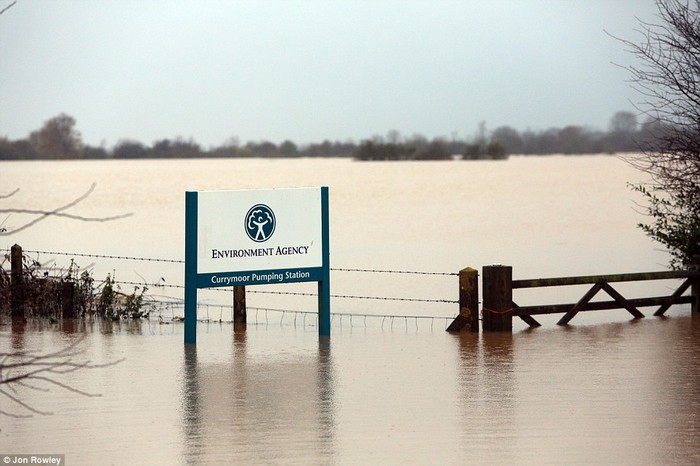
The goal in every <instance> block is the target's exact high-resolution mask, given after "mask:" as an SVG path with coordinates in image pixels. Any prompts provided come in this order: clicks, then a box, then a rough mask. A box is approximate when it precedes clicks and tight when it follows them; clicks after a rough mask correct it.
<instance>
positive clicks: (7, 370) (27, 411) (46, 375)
mask: <svg viewBox="0 0 700 466" xmlns="http://www.w3.org/2000/svg"><path fill="white" fill-rule="evenodd" d="M81 341H82V339H80V340H76V341H75V342H73V343H72V344H70V345H68V346H66V347H65V348H63V349H60V350H58V351H55V352H52V353H44V354H41V353H33V352H28V351H16V352H12V353H0V397H3V398H5V399H7V400H9V401H10V402H11V403H12V404H14V405H15V406H16V407H17V408H19V409H20V413H17V412H10V411H4V410H0V414H2V415H5V416H10V417H31V416H32V415H34V414H42V415H48V414H53V413H51V412H50V411H43V410H40V409H37V408H35V407H33V406H31V405H29V404H28V403H26V402H24V401H22V400H21V399H20V397H19V395H18V391H17V387H24V388H26V389H29V390H35V391H41V392H48V391H50V389H51V388H61V389H63V390H67V391H70V392H73V393H78V394H80V395H83V396H88V397H95V396H100V395H99V394H94V393H89V392H85V391H83V390H79V389H77V388H75V387H73V386H71V385H68V384H67V383H65V382H62V381H61V380H59V379H60V377H62V376H64V375H66V374H69V373H72V372H76V371H82V370H89V369H96V368H102V367H107V366H113V365H115V364H118V363H120V362H122V361H123V359H120V360H118V361H113V362H109V363H105V364H95V363H92V362H91V361H89V360H81V359H76V358H79V356H80V355H81V354H82V351H80V350H79V349H78V345H79V344H80V343H81Z"/></svg>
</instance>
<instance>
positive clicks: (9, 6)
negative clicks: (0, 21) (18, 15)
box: [0, 0, 17, 15]
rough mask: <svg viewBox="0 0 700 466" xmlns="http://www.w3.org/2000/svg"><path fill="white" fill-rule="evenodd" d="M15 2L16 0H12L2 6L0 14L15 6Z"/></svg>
mask: <svg viewBox="0 0 700 466" xmlns="http://www.w3.org/2000/svg"><path fill="white" fill-rule="evenodd" d="M15 3H17V0H15V1H14V2H12V3H10V4H9V5H7V6H6V7H5V8H3V9H2V10H0V15H1V14H3V13H5V12H6V11H7V10H9V9H10V8H12V7H13V6H15Z"/></svg>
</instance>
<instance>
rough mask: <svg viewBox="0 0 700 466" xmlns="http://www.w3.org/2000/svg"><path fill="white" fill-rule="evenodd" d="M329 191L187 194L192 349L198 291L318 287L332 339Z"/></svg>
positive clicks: (322, 324) (325, 329) (323, 332)
mask: <svg viewBox="0 0 700 466" xmlns="http://www.w3.org/2000/svg"><path fill="white" fill-rule="evenodd" d="M328 219H329V202H328V187H325V186H324V187H320V188H292V189H268V190H252V191H187V192H186V193H185V344H192V345H193V344H196V343H197V290H198V289H199V288H213V287H222V286H246V285H260V284H271V283H294V282H310V281H315V282H318V334H319V337H329V336H330V333H331V325H330V233H329V220H328Z"/></svg>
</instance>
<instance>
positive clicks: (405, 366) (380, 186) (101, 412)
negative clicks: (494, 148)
mask: <svg viewBox="0 0 700 466" xmlns="http://www.w3.org/2000/svg"><path fill="white" fill-rule="evenodd" d="M643 179H644V176H643V175H642V174H640V173H639V172H637V171H636V170H634V169H632V168H631V167H630V166H629V165H627V164H626V163H625V162H624V161H622V160H620V159H618V158H615V157H611V156H585V157H564V156H553V157H511V159H510V160H508V161H505V162H474V163H461V162H435V163H433V162H426V163H382V162H377V163H357V162H353V161H350V160H336V159H319V160H316V159H301V160H261V159H252V160H176V161H153V160H150V161H148V160H146V161H92V162H90V161H75V162H3V163H2V164H0V187H2V190H4V191H9V190H11V189H14V187H19V188H21V190H20V191H19V192H18V193H17V194H16V195H15V196H13V197H12V198H11V199H12V201H11V202H12V203H13V206H18V207H23V208H35V209H36V208H44V209H45V208H54V207H58V206H60V205H63V204H65V203H67V202H69V201H70V200H72V199H74V198H76V197H77V196H78V195H80V194H82V193H83V192H84V191H85V190H86V189H87V188H88V187H89V185H90V183H92V182H93V181H94V182H96V183H97V186H96V189H95V191H94V192H93V193H92V194H91V195H90V196H89V197H88V198H87V199H86V200H85V201H83V202H82V203H80V204H79V205H78V206H76V207H74V210H72V212H73V213H75V214H77V215H81V216H110V215H119V214H122V213H133V215H132V216H131V217H128V218H126V219H122V220H119V221H114V222H94V223H85V222H76V221H71V220H68V219H61V218H49V219H46V220H44V221H42V222H39V223H37V224H36V225H35V226H34V227H32V228H30V229H28V230H25V231H24V232H22V233H21V234H17V235H11V236H5V237H3V240H4V241H5V243H4V244H0V248H9V247H10V246H11V245H12V244H14V243H19V244H21V245H22V246H23V247H24V249H25V250H29V251H35V252H32V253H29V255H30V256H31V257H32V258H36V259H39V260H40V261H42V262H45V263H49V266H50V267H52V268H53V270H58V269H61V268H65V267H67V266H68V264H69V262H70V259H71V258H75V259H76V262H77V263H78V265H80V266H81V267H83V268H85V269H88V270H90V271H91V272H92V273H93V275H94V277H95V278H96V279H98V280H100V279H101V278H103V277H104V276H105V275H106V274H107V273H110V274H115V275H116V278H117V280H118V281H123V282H140V283H147V284H149V285H150V286H149V288H150V290H149V291H150V294H151V295H152V296H154V297H155V298H156V299H158V300H160V301H168V302H169V303H170V304H168V305H167V306H164V307H160V308H159V309H158V310H157V311H156V312H155V313H154V314H153V319H152V320H151V321H144V322H141V323H133V322H131V323H129V322H122V323H110V322H87V323H85V322H82V323H79V322H74V321H62V322H57V323H48V322H41V321H35V320H30V321H29V322H28V323H27V324H25V325H15V326H12V325H11V324H10V323H9V322H2V323H0V352H2V353H10V352H22V351H24V352H32V353H34V352H36V353H49V352H53V351H56V350H59V349H61V348H65V347H66V346H68V345H71V344H73V343H75V344H76V350H78V351H79V354H77V355H76V356H75V357H74V359H75V360H76V361H79V362H82V361H87V360H89V361H90V362H91V364H97V365H100V364H107V366H104V367H98V368H92V369H87V368H86V369H81V370H77V371H74V372H70V373H62V374H52V377H55V380H57V381H59V382H60V383H62V384H65V385H66V386H67V387H70V388H72V389H74V390H79V391H80V392H77V391H72V390H70V389H68V388H66V387H62V386H59V385H52V384H50V383H48V382H47V381H41V380H38V381H35V382H33V383H32V384H31V386H17V387H14V390H13V389H12V388H10V387H7V386H4V387H3V386H1V385H0V388H1V389H2V390H4V391H5V392H6V393H7V394H9V395H10V396H11V397H13V398H15V399H17V400H20V401H21V402H22V403H26V405H27V406H28V407H30V408H31V409H34V410H37V411H41V412H51V413H52V414H39V413H36V412H32V411H31V410H30V409H28V408H27V407H26V406H23V405H21V404H19V403H17V402H16V401H13V398H10V397H8V396H7V395H3V394H2V393H0V411H3V412H5V413H9V414H12V415H17V416H23V415H31V417H26V418H25V417H13V416H9V415H2V414H0V429H1V430H0V454H19V453H27V454H30V453H55V454H65V455H66V456H65V458H66V463H67V464H154V463H157V464H362V463H370V464H406V463H407V464H434V463H443V464H474V463H477V464H480V463H484V464H634V465H638V464H698V463H700V447H699V446H698V442H697V438H698V434H700V360H699V358H700V356H699V353H698V341H700V340H699V336H700V318H691V316H690V310H689V307H688V306H677V307H674V308H672V309H671V310H670V311H669V312H668V313H667V317H664V318H657V317H651V314H652V312H651V310H650V309H648V308H646V309H642V311H643V312H644V313H645V314H646V315H647V316H648V317H647V318H645V319H640V320H632V319H631V318H630V315H629V314H628V313H627V312H626V311H624V310H615V311H605V312H588V313H584V314H583V315H578V316H576V318H574V319H573V320H572V321H571V324H570V325H569V326H565V327H559V326H557V325H556V324H555V323H556V320H557V319H558V317H560V316H546V317H543V318H541V319H538V320H540V321H541V323H542V324H543V326H542V327H540V328H537V329H533V330H530V329H527V328H526V326H525V325H524V324H523V323H522V322H519V321H517V322H514V327H515V328H514V333H513V334H512V335H511V334H485V335H478V334H476V335H475V334H465V335H461V336H460V335H450V334H447V333H446V332H445V331H444V329H445V328H446V326H447V325H448V324H449V322H450V320H451V318H452V317H453V316H454V315H455V314H456V313H457V309H456V304H455V300H456V299H457V277H456V276H454V273H456V272H457V271H458V270H460V269H462V268H464V267H467V266H471V267H475V268H477V269H480V268H481V267H482V266H483V265H487V264H492V263H503V264H507V265H512V266H513V276H514V278H515V279H524V278H538V277H548V276H549V277H551V276H568V275H588V274H606V273H622V272H645V271H654V270H663V269H664V268H665V267H666V264H667V262H668V255H667V254H666V253H665V252H664V251H662V250H660V249H659V247H658V245H656V244H654V243H653V242H651V240H649V238H647V237H645V236H644V235H643V233H642V232H641V231H640V230H639V229H638V228H637V226H636V224H637V223H638V222H639V221H643V220H644V217H643V216H642V215H640V213H639V212H638V210H639V208H638V207H636V206H635V201H638V200H639V199H635V197H634V194H633V193H632V192H631V191H630V190H629V188H628V187H627V186H626V183H627V182H638V181H641V180H643ZM315 185H326V186H329V190H330V204H331V206H330V208H331V267H332V268H333V269H334V270H333V271H332V276H331V294H332V295H333V298H332V300H331V312H332V313H333V321H332V326H331V327H332V330H331V333H332V335H331V338H330V341H319V338H318V335H317V327H316V320H315V315H314V311H315V309H316V308H315V306H316V303H315V296H313V291H314V289H313V288H314V287H313V286H312V285H307V284H300V285H281V286H277V287H250V288H249V290H248V291H249V295H248V304H249V312H248V320H249V324H248V326H247V330H246V331H245V332H235V331H234V329H233V327H232V325H231V324H230V323H229V322H227V321H228V320H230V318H231V310H230V303H231V293H230V291H229V292H226V291H224V292H201V293H200V298H201V302H200V307H199V317H200V318H201V319H208V322H200V323H199V324H198V338H197V341H198V345H197V347H196V349H194V348H185V346H184V344H183V327H182V324H181V323H179V322H174V321H173V320H172V319H173V317H177V316H178V315H181V314H182V311H181V299H182V289H181V288H179V287H178V286H179V285H181V284H182V277H183V270H182V264H180V263H177V262H159V261H150V260H146V261H143V260H133V259H116V258H114V257H113V256H119V257H132V258H133V257H136V258H160V259H167V260H171V261H177V260H181V259H182V258H183V255H184V245H183V222H184V212H183V205H184V191H185V190H186V189H242V188H257V187H293V186H315ZM3 202H9V201H8V200H4V201H3ZM0 220H2V221H3V222H4V223H3V225H4V226H5V227H7V228H9V229H12V228H14V227H17V226H20V225H22V224H23V223H24V222H25V221H27V220H29V218H28V217H27V216H21V215H12V216H10V217H8V218H3V219H0ZM36 251H38V252H36ZM55 252H60V253H63V254H52V253H55ZM78 254H85V255H78ZM107 256H109V257H107ZM347 269H353V270H351V271H348V270H347ZM355 269H362V270H367V269H373V270H374V269H379V270H384V271H391V272H432V273H437V274H431V275H425V274H416V273H386V272H381V273H379V272H363V271H357V270H355ZM155 283H160V284H161V285H162V284H168V285H175V286H174V287H172V288H171V287H162V286H161V287H158V286H155ZM677 286H678V283H673V282H658V283H657V282H648V283H643V284H621V285H620V286H619V289H620V290H621V292H622V293H623V294H624V295H625V296H628V297H640V296H644V295H651V296H653V295H658V294H660V293H665V294H670V293H671V292H672V291H673V290H674V289H675V287H677ZM130 287H131V285H128V284H122V290H123V291H125V292H130V291H131V288H130ZM569 288H571V289H567V288H562V289H546V290H542V291H532V290H516V292H515V296H514V299H515V300H516V302H518V303H519V304H521V305H526V304H541V303H547V302H575V301H576V300H577V299H578V298H580V297H581V295H582V294H583V293H584V292H585V291H586V290H585V288H584V289H581V288H580V287H569ZM616 288H618V287H617V286H616ZM279 292H282V294H280V293H279ZM286 292H291V293H295V294H288V293H286ZM299 292H301V294H299ZM309 292H310V293H309ZM307 294H308V295H307ZM360 298H400V299H401V300H396V299H360ZM159 318H160V319H162V321H161V320H160V319H159ZM218 321H221V322H218ZM112 363H114V364H112ZM88 395H99V396H88Z"/></svg>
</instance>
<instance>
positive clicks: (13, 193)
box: [0, 188, 19, 199]
mask: <svg viewBox="0 0 700 466" xmlns="http://www.w3.org/2000/svg"><path fill="white" fill-rule="evenodd" d="M18 192H19V188H17V189H15V190H14V191H12V192H11V193H9V194H0V199H7V198H8V197H12V196H14V195H15V194H17V193H18Z"/></svg>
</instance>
